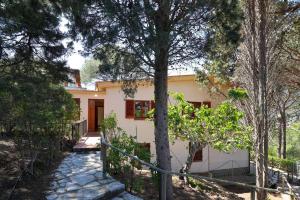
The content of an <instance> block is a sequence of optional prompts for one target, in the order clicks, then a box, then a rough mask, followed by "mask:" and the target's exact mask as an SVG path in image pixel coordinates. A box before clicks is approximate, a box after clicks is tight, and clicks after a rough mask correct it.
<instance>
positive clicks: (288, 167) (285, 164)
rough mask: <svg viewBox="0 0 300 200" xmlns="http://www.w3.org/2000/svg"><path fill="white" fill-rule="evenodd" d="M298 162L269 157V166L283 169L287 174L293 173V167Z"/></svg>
mask: <svg viewBox="0 0 300 200" xmlns="http://www.w3.org/2000/svg"><path fill="white" fill-rule="evenodd" d="M295 163H296V161H295V160H292V159H282V158H278V157H274V156H269V166H270V167H275V168H278V169H281V170H283V171H286V172H293V167H294V165H295Z"/></svg>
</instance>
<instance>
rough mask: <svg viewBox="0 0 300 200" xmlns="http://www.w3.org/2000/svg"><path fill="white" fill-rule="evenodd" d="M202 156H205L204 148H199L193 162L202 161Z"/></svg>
mask: <svg viewBox="0 0 300 200" xmlns="http://www.w3.org/2000/svg"><path fill="white" fill-rule="evenodd" d="M202 157H203V152H202V149H199V150H198V151H197V152H196V153H195V156H194V158H193V162H199V161H202Z"/></svg>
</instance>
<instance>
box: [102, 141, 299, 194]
mask: <svg viewBox="0 0 300 200" xmlns="http://www.w3.org/2000/svg"><path fill="white" fill-rule="evenodd" d="M108 148H111V149H112V150H114V151H118V152H119V153H121V154H123V155H124V156H127V157H129V158H130V159H132V160H135V161H137V162H139V163H141V164H142V165H143V166H146V167H148V168H149V169H151V170H153V171H156V172H157V173H159V174H160V183H159V199H160V200H166V189H167V177H168V176H178V177H190V178H195V179H204V180H208V181H214V182H218V183H223V184H232V185H236V186H241V187H246V188H249V189H251V199H254V198H255V191H257V190H265V191H267V192H271V193H283V194H287V195H289V196H291V198H295V195H294V194H293V193H292V192H291V191H286V190H285V189H284V188H278V189H271V188H263V187H257V186H255V185H249V184H245V183H241V182H234V181H229V180H223V179H217V178H212V177H206V176H199V175H195V174H188V173H179V172H173V171H167V170H164V169H161V168H158V167H156V166H154V165H152V164H150V163H147V162H145V161H143V160H141V159H139V158H138V157H137V156H134V155H130V154H128V153H127V152H126V151H124V150H122V149H119V148H117V147H115V146H112V145H111V144H109V143H108V142H107V141H106V139H105V136H103V137H101V159H102V162H103V164H102V166H103V177H104V178H106V177H107V149H108Z"/></svg>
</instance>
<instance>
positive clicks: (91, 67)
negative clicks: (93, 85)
mask: <svg viewBox="0 0 300 200" xmlns="http://www.w3.org/2000/svg"><path fill="white" fill-rule="evenodd" d="M99 65H100V62H99V61H98V60H95V59H89V60H86V61H85V62H84V64H83V66H82V69H81V70H80V77H81V81H82V82H83V83H88V82H91V81H92V80H93V79H96V78H97V77H98V75H97V72H98V71H99V67H98V66H99Z"/></svg>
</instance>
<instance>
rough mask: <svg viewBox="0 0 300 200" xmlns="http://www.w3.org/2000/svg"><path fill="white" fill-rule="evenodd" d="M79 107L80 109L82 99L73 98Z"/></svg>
mask: <svg viewBox="0 0 300 200" xmlns="http://www.w3.org/2000/svg"><path fill="white" fill-rule="evenodd" d="M73 99H74V101H75V102H76V104H77V106H78V107H79V108H80V98H73Z"/></svg>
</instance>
